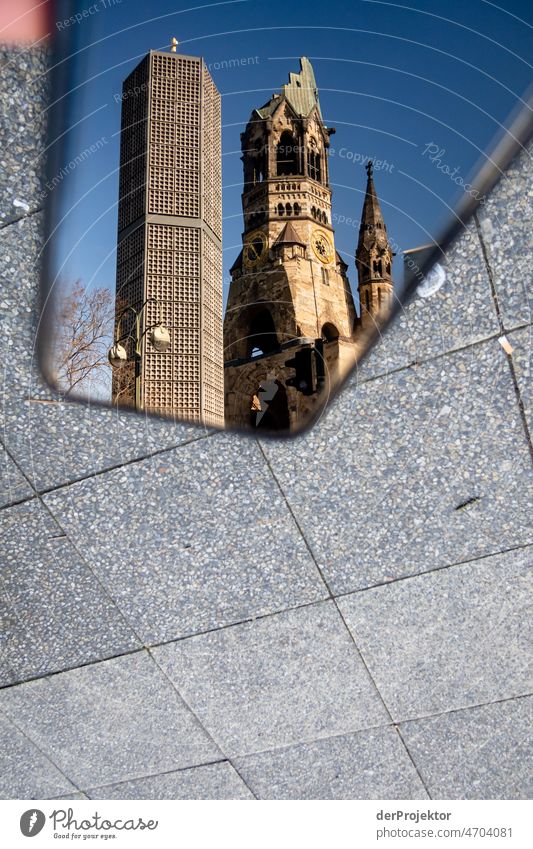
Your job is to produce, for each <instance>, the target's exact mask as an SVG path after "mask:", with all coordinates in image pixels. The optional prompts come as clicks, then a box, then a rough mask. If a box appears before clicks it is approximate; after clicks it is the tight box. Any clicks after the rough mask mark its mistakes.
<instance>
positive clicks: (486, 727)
mask: <svg viewBox="0 0 533 849" xmlns="http://www.w3.org/2000/svg"><path fill="white" fill-rule="evenodd" d="M532 718H533V702H532V699H531V698H529V699H513V700H511V701H506V702H500V703H498V704H492V705H483V706H481V707H476V708H472V709H471V710H461V711H457V712H456V713H449V714H447V715H446V716H439V717H434V718H431V719H421V720H416V721H415V722H407V723H404V724H403V725H402V726H401V732H402V735H403V737H404V739H405V741H406V743H407V745H408V747H409V751H410V752H411V755H412V757H413V759H414V762H415V764H416V765H417V768H418V769H419V771H420V773H421V775H422V777H423V779H424V781H425V782H426V785H427V787H428V788H429V791H430V793H431V796H432V798H433V799H531V796H532V795H533V781H532V775H533V751H532V747H531V720H532Z"/></svg>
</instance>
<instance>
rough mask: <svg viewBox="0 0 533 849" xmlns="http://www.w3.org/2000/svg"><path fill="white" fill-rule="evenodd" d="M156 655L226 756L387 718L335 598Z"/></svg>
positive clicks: (167, 648) (157, 651)
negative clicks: (338, 609) (333, 600)
mask: <svg viewBox="0 0 533 849" xmlns="http://www.w3.org/2000/svg"><path fill="white" fill-rule="evenodd" d="M154 656H155V658H156V659H157V661H158V662H159V663H160V664H161V666H162V668H163V669H164V670H165V671H166V672H167V674H168V675H169V676H170V678H171V679H172V680H173V681H174V682H175V683H176V686H178V687H179V689H180V692H181V694H182V695H183V697H184V699H185V701H186V702H187V704H189V705H190V706H191V707H192V709H193V710H194V711H195V713H196V714H197V716H198V717H199V719H200V721H201V722H202V723H203V725H204V726H205V727H206V728H207V729H208V731H209V732H210V733H211V734H212V736H213V737H214V739H215V740H216V741H217V742H218V743H219V745H220V746H221V748H222V749H223V751H224V752H225V753H226V754H227V755H229V756H230V757H233V756H236V755H244V754H247V753H249V752H257V751H261V750H263V749H272V748H276V747H278V746H286V745H290V744H291V743H296V742H300V741H305V740H312V739H314V738H317V737H326V736H331V735H333V734H341V733H344V732H348V731H355V730H357V729H359V728H365V727H369V726H373V725H383V724H384V723H386V722H387V715H386V712H385V710H384V708H383V706H382V703H381V701H380V699H379V697H378V695H377V693H376V690H375V688H374V685H373V684H372V682H371V680H370V678H369V676H368V674H367V672H366V670H365V668H364V666H363V664H362V662H361V660H360V658H359V655H358V653H357V650H356V648H355V646H354V644H353V642H352V640H351V638H350V636H349V634H348V631H347V629H346V627H345V625H344V623H343V621H342V619H341V617H340V616H339V614H338V611H337V610H336V608H335V606H334V604H333V602H325V603H321V604H317V605H311V606H309V607H304V608H301V609H299V610H293V611H286V612H285V613H280V614H277V615H275V616H269V617H267V618H265V619H258V620H257V621H256V622H253V623H247V624H244V625H237V626H235V627H233V628H225V629H223V630H219V631H215V632H213V633H210V634H204V635H201V636H199V637H193V638H191V639H189V640H183V641H180V642H177V643H172V644H169V645H166V646H161V647H159V648H157V649H154Z"/></svg>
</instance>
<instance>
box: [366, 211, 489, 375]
mask: <svg viewBox="0 0 533 849" xmlns="http://www.w3.org/2000/svg"><path fill="white" fill-rule="evenodd" d="M413 247H415V246H414V245H413ZM415 259H416V257H415ZM415 259H413V261H415ZM402 261H403V257H402V256H398V257H396V260H395V262H396V263H397V264H398V263H401V262H402ZM439 264H440V265H441V266H442V268H443V269H444V271H445V275H446V276H445V279H444V283H443V284H442V286H441V287H440V288H439V289H438V290H437V291H435V292H434V293H433V294H430V295H427V294H426V293H427V291H428V290H427V288H424V287H422V288H421V289H420V292H421V293H424V296H422V294H418V295H416V296H415V297H414V298H413V299H412V300H411V302H410V303H409V304H407V305H406V306H405V307H404V308H403V310H402V312H401V313H400V315H399V316H398V317H397V318H396V320H395V322H394V324H393V325H392V327H391V328H390V329H389V330H388V331H386V332H385V333H384V334H383V337H382V338H381V340H380V342H379V343H378V345H376V347H375V348H374V349H373V350H372V351H371V352H370V354H369V356H368V357H367V358H366V359H365V360H364V361H363V362H362V363H361V364H360V366H359V368H358V369H357V373H356V375H355V376H354V378H352V382H353V383H356V382H362V381H364V380H367V379H368V378H369V377H375V376H377V375H379V374H385V373H387V372H390V371H392V370H393V369H398V368H401V367H404V366H407V365H409V363H412V362H419V361H421V360H426V359H429V358H431V357H435V356H439V355H441V354H444V353H446V352H447V351H451V350H455V349H457V348H460V347H464V346H465V345H469V344H472V343H473V342H478V341H480V340H482V339H486V338H487V337H489V336H491V335H494V334H496V333H498V332H499V324H498V317H497V313H496V309H495V306H494V301H493V297H492V294H491V288H490V281H489V277H488V273H487V268H486V264H485V261H484V258H483V253H482V250H481V244H480V241H479V238H478V234H477V230H476V226H475V224H474V222H471V223H470V224H469V225H468V226H467V227H466V228H465V230H464V231H463V233H462V235H461V236H460V237H459V238H458V239H457V240H456V241H455V242H454V244H453V245H452V246H451V247H450V248H449V249H448V250H447V251H446V254H445V255H443V256H442V257H441V260H440V263H439ZM466 281H468V282H467V283H466Z"/></svg>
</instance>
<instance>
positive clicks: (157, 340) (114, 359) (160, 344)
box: [107, 298, 170, 410]
mask: <svg viewBox="0 0 533 849" xmlns="http://www.w3.org/2000/svg"><path fill="white" fill-rule="evenodd" d="M149 303H154V304H157V307H158V310H159V321H158V323H157V324H152V325H151V326H150V327H146V328H145V329H144V330H143V329H142V325H143V318H144V312H145V309H146V306H147V304H149ZM160 309H161V305H160V304H159V303H158V301H156V299H155V298H147V299H146V301H144V303H143V304H142V306H141V308H140V309H139V310H136V309H134V307H125V308H124V309H123V310H122V312H121V313H120V315H119V316H118V319H117V326H116V328H115V336H114V341H113V345H112V346H111V348H110V349H109V351H108V354H107V358H108V360H109V363H110V365H111V367H112V368H116V369H119V368H122V367H123V366H125V365H126V363H127V362H128V352H127V350H126V348H125V346H124V345H123V344H121V343H122V342H125V341H126V340H127V339H131V341H132V342H133V343H134V345H135V350H134V354H133V356H134V359H135V409H136V410H142V405H141V360H142V352H141V344H142V340H143V338H144V337H145V336H146V334H147V333H149V334H150V341H151V343H152V345H153V346H154V348H155V350H156V351H158V352H159V353H161V354H164V353H165V351H167V349H168V346H169V345H170V332H169V330H168V328H167V327H165V326H164V324H163V323H162V321H161V312H160ZM127 312H132V313H133V315H134V316H135V325H134V328H132V330H133V329H134V331H135V333H134V334H133V333H132V332H131V331H130V332H129V333H124V334H122V336H121V335H120V329H121V322H122V319H123V318H124V316H125V315H126V313H127Z"/></svg>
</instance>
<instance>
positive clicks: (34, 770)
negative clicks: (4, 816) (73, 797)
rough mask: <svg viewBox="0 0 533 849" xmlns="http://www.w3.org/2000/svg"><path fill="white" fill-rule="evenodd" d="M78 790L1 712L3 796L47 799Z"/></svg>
mask: <svg viewBox="0 0 533 849" xmlns="http://www.w3.org/2000/svg"><path fill="white" fill-rule="evenodd" d="M74 789H75V788H74V786H73V785H72V784H71V782H70V781H69V780H68V779H67V778H66V777H65V776H64V775H63V774H62V773H61V772H60V771H59V769H58V768H57V766H55V765H54V764H53V763H52V762H51V761H50V760H49V759H48V758H47V757H46V755H44V754H43V753H42V752H40V751H39V749H38V748H37V747H36V746H35V745H34V744H33V743H32V742H31V740H29V739H28V738H27V737H25V736H24V734H22V732H21V731H19V729H18V728H17V727H16V726H15V725H13V723H12V722H11V721H10V720H9V719H8V718H7V717H6V716H4V715H3V714H2V713H0V799H47V798H48V797H49V796H55V795H58V794H59V793H62V792H63V793H71V792H72V791H73V790H74Z"/></svg>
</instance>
